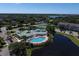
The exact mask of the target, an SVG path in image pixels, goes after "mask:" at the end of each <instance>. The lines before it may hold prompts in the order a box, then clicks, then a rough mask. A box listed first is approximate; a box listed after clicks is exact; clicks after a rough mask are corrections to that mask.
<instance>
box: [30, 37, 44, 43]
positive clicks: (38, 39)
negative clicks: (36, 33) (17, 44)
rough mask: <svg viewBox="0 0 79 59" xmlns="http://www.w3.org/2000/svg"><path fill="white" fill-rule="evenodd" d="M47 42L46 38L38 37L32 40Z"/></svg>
mask: <svg viewBox="0 0 79 59" xmlns="http://www.w3.org/2000/svg"><path fill="white" fill-rule="evenodd" d="M43 40H45V37H36V38H33V39H32V40H31V42H42V41H43Z"/></svg>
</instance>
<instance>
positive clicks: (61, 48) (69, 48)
mask: <svg viewBox="0 0 79 59" xmlns="http://www.w3.org/2000/svg"><path fill="white" fill-rule="evenodd" d="M32 56H79V47H77V46H76V45H75V44H74V43H73V42H72V41H71V40H70V39H68V38H67V37H65V36H62V35H59V34H56V35H55V37H54V39H53V42H52V43H50V44H49V45H48V46H46V47H43V48H41V49H38V50H35V51H33V53H32Z"/></svg>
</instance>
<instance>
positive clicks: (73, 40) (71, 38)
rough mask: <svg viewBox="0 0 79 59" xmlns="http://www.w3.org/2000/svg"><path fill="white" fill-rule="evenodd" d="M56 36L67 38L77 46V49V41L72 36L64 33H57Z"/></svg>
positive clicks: (78, 41) (78, 42)
mask: <svg viewBox="0 0 79 59" xmlns="http://www.w3.org/2000/svg"><path fill="white" fill-rule="evenodd" d="M58 34H61V35H64V36H66V37H67V38H69V39H70V40H71V41H72V42H73V43H74V44H75V45H77V46H78V47H79V39H78V38H77V37H75V36H72V35H68V34H65V33H58Z"/></svg>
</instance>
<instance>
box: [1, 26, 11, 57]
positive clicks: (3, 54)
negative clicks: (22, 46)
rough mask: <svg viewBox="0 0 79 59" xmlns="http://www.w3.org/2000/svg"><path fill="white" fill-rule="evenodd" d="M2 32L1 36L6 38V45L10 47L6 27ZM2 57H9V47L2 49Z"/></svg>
mask: <svg viewBox="0 0 79 59" xmlns="http://www.w3.org/2000/svg"><path fill="white" fill-rule="evenodd" d="M1 30H2V33H0V36H1V37H3V38H4V41H5V42H6V44H7V45H9V44H10V42H9V41H7V40H6V38H7V34H6V33H7V31H6V27H2V28H1ZM0 55H1V56H9V55H10V54H9V50H8V46H6V47H4V48H2V49H1V51H0Z"/></svg>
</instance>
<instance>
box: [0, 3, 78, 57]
mask: <svg viewBox="0 0 79 59" xmlns="http://www.w3.org/2000/svg"><path fill="white" fill-rule="evenodd" d="M0 56H79V4H78V3H19V4H18V3H0Z"/></svg>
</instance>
